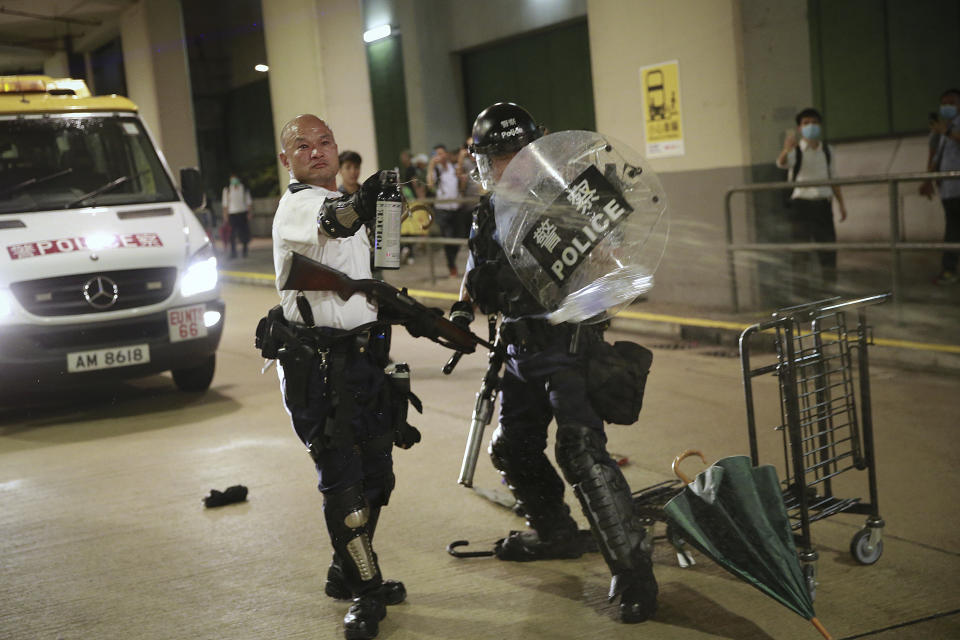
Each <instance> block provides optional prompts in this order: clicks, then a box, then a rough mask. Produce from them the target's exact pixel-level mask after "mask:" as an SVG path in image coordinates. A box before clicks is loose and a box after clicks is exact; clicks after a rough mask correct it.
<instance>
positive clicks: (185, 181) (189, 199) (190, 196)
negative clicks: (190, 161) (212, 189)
mask: <svg viewBox="0 0 960 640" xmlns="http://www.w3.org/2000/svg"><path fill="white" fill-rule="evenodd" d="M180 191H181V192H182V193H183V199H184V200H185V201H186V203H187V206H188V207H190V208H191V209H193V210H194V211H196V210H197V209H199V208H200V206H201V205H203V179H202V178H201V177H200V170H199V169H196V168H194V167H184V168H183V169H180Z"/></svg>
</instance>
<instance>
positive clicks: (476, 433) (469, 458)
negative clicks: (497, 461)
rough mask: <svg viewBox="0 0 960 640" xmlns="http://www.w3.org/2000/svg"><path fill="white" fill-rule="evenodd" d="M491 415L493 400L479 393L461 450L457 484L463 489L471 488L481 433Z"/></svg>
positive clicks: (481, 441)
mask: <svg viewBox="0 0 960 640" xmlns="http://www.w3.org/2000/svg"><path fill="white" fill-rule="evenodd" d="M492 415H493V400H492V399H490V398H487V397H486V396H485V395H482V392H481V393H478V394H477V406H476V407H474V409H473V417H472V418H471V420H470V431H469V432H468V433H467V446H466V447H465V448H464V450H463V462H462V463H461V464H460V477H459V478H458V479H457V482H458V483H460V484H462V485H463V486H465V487H472V486H473V474H474V472H476V470H477V458H479V457H480V447H481V446H483V432H484V430H485V429H486V428H487V425H488V424H490V418H491V417H492Z"/></svg>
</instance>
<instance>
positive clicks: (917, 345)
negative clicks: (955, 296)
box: [617, 311, 960, 353]
mask: <svg viewBox="0 0 960 640" xmlns="http://www.w3.org/2000/svg"><path fill="white" fill-rule="evenodd" d="M617 315H618V316H620V317H623V318H633V319H635V320H649V321H652V322H669V323H672V324H682V325H686V326H693V327H707V328H709V329H733V330H735V331H743V330H744V329H746V328H747V327H748V326H750V325H745V324H740V323H738V322H727V321H724V320H706V319H703V318H685V317H682V316H670V315H664V314H659V313H645V312H642V311H623V312H621V313H619V314H617ZM824 337H825V338H827V339H829V340H837V339H838V336H836V335H834V334H824ZM873 344H874V345H876V346H878V347H899V348H901V349H916V350H918V351H940V352H943V353H960V345H955V344H938V343H934V342H916V341H913V340H895V339H892V338H874V339H873Z"/></svg>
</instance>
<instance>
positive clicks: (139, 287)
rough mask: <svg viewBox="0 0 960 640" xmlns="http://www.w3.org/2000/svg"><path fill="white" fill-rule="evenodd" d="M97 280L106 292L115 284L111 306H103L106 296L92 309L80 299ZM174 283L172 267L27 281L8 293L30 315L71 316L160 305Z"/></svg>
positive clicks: (107, 297)
mask: <svg viewBox="0 0 960 640" xmlns="http://www.w3.org/2000/svg"><path fill="white" fill-rule="evenodd" d="M97 277H100V278H102V279H104V280H103V281H104V283H105V284H106V287H107V289H108V290H109V289H110V288H111V287H110V284H109V283H110V282H112V283H114V284H116V286H117V299H116V301H115V302H113V304H110V305H109V306H103V305H104V304H105V302H107V301H108V300H109V296H106V297H105V296H102V295H101V296H100V298H99V299H97V300H95V302H97V303H98V304H99V305H100V306H94V305H92V304H91V303H90V302H88V301H87V299H86V297H85V296H84V286H85V285H87V283H88V282H90V281H91V280H94V279H95V278H97ZM176 280H177V269H176V267H156V268H152V269H127V270H123V271H104V272H93V273H81V274H73V275H69V276H58V277H56V278H43V279H41V280H27V281H24V282H15V283H13V284H12V285H10V289H11V290H12V291H13V294H14V295H15V296H16V297H17V300H18V301H19V302H20V304H21V305H23V307H24V308H25V309H26V310H27V311H29V312H30V313H32V314H34V315H38V316H74V315H85V314H88V313H102V312H105V311H120V310H122V309H131V308H134V307H144V306H147V305H151V304H157V303H160V302H163V301H164V300H166V299H167V298H169V297H170V294H171V293H172V292H173V285H174V284H175V283H176ZM100 288H102V287H98V286H97V285H96V284H94V286H93V288H92V289H91V291H92V292H96V291H97V290H99V289H100Z"/></svg>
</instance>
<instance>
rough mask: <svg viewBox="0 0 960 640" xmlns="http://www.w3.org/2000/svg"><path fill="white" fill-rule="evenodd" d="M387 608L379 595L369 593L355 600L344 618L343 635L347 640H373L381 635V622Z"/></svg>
mask: <svg viewBox="0 0 960 640" xmlns="http://www.w3.org/2000/svg"><path fill="white" fill-rule="evenodd" d="M386 617H387V608H386V607H385V606H384V604H383V600H382V599H381V598H380V596H379V595H376V594H373V593H368V594H365V595H362V596H359V597H357V598H355V599H354V601H353V604H352V605H350V609H349V610H347V615H345V616H344V617H343V635H344V637H345V638H346V639H347V640H371V639H372V638H376V637H377V634H378V633H380V621H381V620H383V619H384V618H386Z"/></svg>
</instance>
